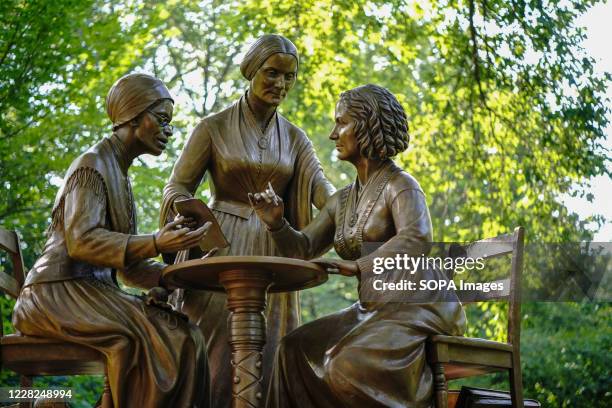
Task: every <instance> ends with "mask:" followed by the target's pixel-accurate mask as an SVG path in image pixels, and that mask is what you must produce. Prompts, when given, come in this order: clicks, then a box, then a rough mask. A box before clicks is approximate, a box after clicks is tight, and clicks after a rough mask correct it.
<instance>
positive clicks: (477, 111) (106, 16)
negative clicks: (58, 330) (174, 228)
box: [0, 0, 612, 407]
mask: <svg viewBox="0 0 612 408" xmlns="http://www.w3.org/2000/svg"><path fill="white" fill-rule="evenodd" d="M610 10H611V7H610V5H609V4H606V3H603V2H598V1H591V0H581V1H568V0H562V1H556V0H538V1H531V0H530V1H525V0H512V1H508V0H443V1H436V2H428V1H400V0H388V1H374V0H371V1H363V2H353V1H346V0H334V1H331V0H318V1H313V0H302V1H286V0H285V1H277V0H268V1H249V2H241V1H219V0H213V1H194V0H164V1H157V0H149V1H143V0H110V1H102V0H55V1H53V2H51V1H48V0H28V1H26V0H3V1H1V2H0V26H1V27H2V30H1V31H0V225H2V226H3V227H4V228H9V229H17V230H18V231H19V233H20V236H21V237H22V240H23V250H24V258H25V262H26V266H31V265H32V264H33V263H34V261H35V259H36V257H37V256H38V255H39V254H40V252H41V250H42V245H43V244H44V238H45V230H46V228H47V226H48V224H49V221H50V210H51V206H52V203H53V198H54V196H55V193H56V191H57V188H58V186H59V185H60V184H61V180H62V177H63V172H64V171H65V170H66V169H67V167H68V165H69V164H70V162H71V161H72V160H73V159H74V158H75V157H76V156H77V155H79V154H80V153H81V152H83V151H84V150H86V148H87V147H88V146H90V145H92V144H94V143H95V142H96V141H97V140H99V139H100V138H102V137H104V136H109V135H110V132H111V126H110V122H109V120H108V119H107V117H106V114H105V112H104V98H105V96H106V92H107V91H108V89H109V87H110V86H111V84H112V83H113V82H114V81H115V80H116V79H117V78H119V77H120V76H122V75H124V74H126V73H129V72H135V71H144V72H149V73H152V74H154V75H156V76H158V77H159V78H161V79H162V80H164V81H165V82H166V83H167V84H168V86H169V88H170V89H171V91H172V92H173V94H174V95H175V96H176V106H175V121H174V125H175V128H176V130H175V134H174V137H173V139H172V142H171V143H170V144H169V147H168V150H167V151H166V153H164V154H163V155H162V156H160V157H158V158H153V157H143V158H141V160H138V163H135V166H133V167H132V169H131V170H130V175H131V177H132V180H133V186H134V193H135V197H136V202H137V205H138V211H139V229H140V232H142V233H148V232H152V231H154V230H156V228H157V220H158V211H159V205H160V200H161V190H162V188H163V186H164V184H165V182H166V180H167V179H168V177H169V174H170V171H171V168H172V165H173V163H174V161H175V160H176V158H177V155H178V153H179V152H180V150H181V148H182V146H183V144H184V142H185V140H186V138H187V137H188V136H189V133H190V131H191V130H192V129H193V128H194V126H195V125H196V124H197V123H198V121H199V120H200V119H201V118H203V117H205V116H207V115H208V114H210V113H212V112H216V111H219V110H220V109H222V108H223V107H225V106H227V105H228V104H229V103H231V102H232V101H233V100H235V99H236V98H238V97H239V96H240V95H241V94H242V93H243V92H244V91H245V90H246V88H247V85H248V84H247V82H246V80H244V79H243V78H242V77H241V75H240V72H239V69H238V65H239V62H240V60H241V57H242V55H243V53H244V52H245V51H246V48H247V47H248V44H249V42H250V41H252V40H253V39H254V38H256V37H257V36H259V35H261V34H264V33H280V34H283V35H285V36H287V37H288V38H290V39H291V40H292V41H293V42H294V43H295V44H296V45H297V47H298V49H299V50H300V53H301V56H300V57H301V59H300V67H299V75H298V82H297V85H296V87H295V88H294V89H293V90H292V91H291V92H290V94H289V96H288V98H287V100H286V101H285V102H284V103H283V104H282V106H281V109H280V110H281V111H282V113H283V114H284V115H285V116H286V117H287V118H288V119H289V120H291V121H292V122H294V123H296V124H297V125H298V126H300V127H302V128H303V129H304V130H305V131H306V132H307V134H308V135H309V137H310V138H311V140H312V141H313V143H314V145H315V147H316V149H317V153H318V156H319V158H320V159H321V161H322V163H323V166H324V169H325V171H326V174H327V176H328V177H329V178H330V179H331V180H332V182H333V183H334V184H335V185H336V187H341V186H344V185H346V184H348V183H349V182H351V181H352V180H353V179H354V177H355V174H354V172H353V170H352V168H351V167H350V165H347V164H346V163H341V162H339V161H338V160H337V157H336V156H335V154H334V149H333V143H331V142H330V141H329V140H328V139H327V137H328V134H329V131H330V130H331V128H332V124H333V110H334V104H335V102H336V100H337V98H338V95H339V94H340V92H342V91H343V90H346V89H349V88H352V87H355V86H358V85H362V84H365V83H376V84H379V85H382V86H385V87H387V88H389V89H390V90H391V91H392V92H393V93H394V94H395V95H397V97H398V99H399V100H400V102H401V103H402V104H403V106H404V108H405V109H406V112H407V114H408V117H409V124H410V133H411V146H410V148H409V150H408V151H407V152H406V153H404V154H402V155H401V156H400V157H398V159H397V162H398V163H399V164H401V166H402V167H403V168H404V169H405V170H407V171H408V172H410V173H411V174H413V175H414V176H415V177H416V178H417V179H418V180H419V181H420V183H421V185H422V187H423V189H424V190H425V192H426V195H427V200H428V204H429V208H430V211H431V214H432V219H433V223H434V240H436V241H473V240H477V239H480V238H484V237H488V236H494V235H498V234H500V233H505V232H509V231H511V230H512V229H513V228H514V227H515V226H518V225H522V226H524V227H525V228H526V231H527V235H526V240H527V243H528V244H529V243H544V242H578V241H592V240H594V239H597V240H600V241H610V240H611V238H612V236H611V235H612V234H611V233H610V231H612V228H610V225H611V224H610V223H609V221H606V219H605V217H604V215H603V214H606V213H607V214H610V208H611V207H612V206H611V205H610V201H606V198H607V199H611V198H610V191H612V181H611V175H612V166H611V155H610V150H611V142H610V137H606V136H607V134H609V133H610V131H609V130H610V127H609V121H610V99H609V97H610V91H609V89H610V79H611V78H612V77H611V75H610V73H609V72H606V71H605V69H603V70H602V69H601V61H599V60H598V59H597V58H596V57H597V55H595V54H594V52H593V49H592V48H588V49H587V48H585V47H587V46H589V44H591V43H592V41H593V36H590V37H589V36H587V34H590V33H591V32H592V33H594V34H593V35H594V36H601V35H604V34H605V32H607V33H608V34H610V30H609V29H608V30H607V31H605V28H602V27H600V26H598V27H599V28H597V30H600V31H597V30H593V31H587V29H588V28H589V27H588V26H589V25H590V24H592V22H593V21H595V22H597V21H600V22H603V21H604V20H605V21H608V22H609V21H610V18H612V12H610ZM606 13H607V15H608V17H610V18H606V17H605V16H606ZM610 38H611V37H610V36H608V40H607V41H610ZM600 40H601V43H603V44H604V45H603V46H604V47H606V45H605V40H604V39H602V38H600ZM607 49H608V52H609V44H608V45H607ZM608 188H609V190H608V191H607V192H606V191H604V189H608ZM198 194H200V196H201V197H202V198H203V199H205V200H206V199H207V198H208V197H209V191H208V189H207V185H206V184H204V185H203V186H202V187H201V188H200V190H199V193H198ZM3 261H5V259H3ZM2 264H3V265H5V262H2ZM6 268H10V266H6ZM355 288H356V282H354V281H353V280H350V279H346V278H337V279H332V280H330V282H329V283H328V284H326V285H324V286H321V287H318V288H315V289H312V290H309V291H306V292H304V293H303V294H302V317H303V319H304V320H305V321H308V320H312V319H314V318H316V317H320V316H323V315H325V314H327V313H330V312H333V311H335V310H338V309H340V308H343V307H346V306H348V305H349V304H351V303H352V302H354V301H355V299H356V291H355ZM12 305H13V303H12V301H11V300H10V299H9V298H8V297H7V296H4V295H0V306H1V307H2V318H3V324H4V330H5V333H9V332H11V331H12V330H13V329H12V327H11V325H10V313H11V310H12ZM611 311H612V308H611V307H610V304H609V303H606V302H593V301H586V300H585V301H580V302H563V303H561V302H555V303H553V302H547V303H538V302H528V303H525V304H524V305H523V326H522V327H523V338H522V344H521V347H522V362H523V379H524V387H525V394H526V396H528V397H533V398H537V399H538V400H539V401H541V402H542V404H543V406H545V407H609V406H612V395H611V394H610V390H612V380H611V375H610V367H612V357H611V354H610V353H609V350H610V349H612V326H611V324H610V323H611V316H612V313H611ZM506 313H507V312H506V309H505V307H504V305H502V304H495V303H483V304H480V305H478V306H477V307H476V308H474V309H472V310H470V321H469V327H470V328H469V334H470V335H473V336H487V337H489V338H493V339H498V340H502V339H504V338H505V324H506ZM17 383H18V378H17V377H16V376H15V375H14V374H13V373H10V372H7V371H2V372H1V373H0V385H13V384H17ZM468 383H469V384H472V385H480V386H486V387H491V388H501V389H507V387H508V384H507V381H506V377H505V376H503V375H491V376H488V377H484V378H483V379H479V380H477V381H469V382H468ZM49 384H51V385H61V386H71V387H74V388H75V390H76V391H77V394H78V396H79V397H78V399H79V401H78V402H77V403H76V404H75V406H79V407H89V406H91V405H92V404H93V403H94V402H95V401H96V400H97V397H98V395H99V393H100V390H101V379H100V378H98V377H56V378H52V379H49V378H41V379H38V380H37V382H36V385H39V386H43V385H49ZM451 386H452V384H451Z"/></svg>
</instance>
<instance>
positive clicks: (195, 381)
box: [13, 278, 210, 408]
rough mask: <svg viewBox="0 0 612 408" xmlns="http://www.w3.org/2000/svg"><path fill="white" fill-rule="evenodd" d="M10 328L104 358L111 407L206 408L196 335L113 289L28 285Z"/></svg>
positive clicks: (93, 283)
mask: <svg viewBox="0 0 612 408" xmlns="http://www.w3.org/2000/svg"><path fill="white" fill-rule="evenodd" d="M13 323H14V325H15V327H16V328H17V329H18V330H19V331H20V332H21V333H23V334H26V335H30V336H41V337H49V338H56V339H60V340H63V341H67V342H72V343H78V344H83V345H85V346H88V347H91V348H94V349H96V350H98V351H100V352H101V353H103V354H104V355H106V357H107V360H108V363H107V370H108V379H109V382H110V387H111V393H112V396H113V403H114V406H115V408H121V407H147V408H149V407H151V408H153V407H160V408H161V407H164V408H166V407H200V408H202V407H208V406H210V402H209V398H210V396H209V395H210V394H209V392H210V390H209V387H208V383H209V374H208V366H207V361H206V352H205V348H204V339H203V337H202V335H201V333H200V330H198V328H197V327H195V326H193V325H191V324H189V323H187V322H185V321H183V320H182V319H181V318H179V317H177V316H176V315H175V314H172V313H168V312H167V311H165V310H162V309H160V308H157V307H154V306H147V305H145V303H144V302H143V301H142V300H141V299H140V298H138V297H136V296H132V295H129V294H127V293H125V292H123V291H121V290H120V289H119V288H117V287H116V286H114V285H111V284H108V283H104V282H102V281H99V280H95V279H93V278H91V279H74V280H68V281H60V282H50V283H40V284H34V285H32V286H28V287H26V288H24V289H23V290H22V292H21V295H20V296H19V299H18V301H17V304H16V305H15V310H14V314H13ZM203 384H204V386H203Z"/></svg>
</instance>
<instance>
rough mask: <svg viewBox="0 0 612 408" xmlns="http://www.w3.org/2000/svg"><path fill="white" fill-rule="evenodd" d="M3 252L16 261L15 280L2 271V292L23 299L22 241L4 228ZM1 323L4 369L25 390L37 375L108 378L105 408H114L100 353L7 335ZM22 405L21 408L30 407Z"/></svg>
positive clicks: (0, 243) (1, 230) (0, 230)
mask: <svg viewBox="0 0 612 408" xmlns="http://www.w3.org/2000/svg"><path fill="white" fill-rule="evenodd" d="M0 248H1V249H3V250H5V251H6V252H8V254H9V255H10V256H11V258H12V264H13V271H14V273H13V276H11V275H9V274H8V273H6V272H3V271H1V270H0V291H3V292H5V293H6V294H8V295H9V296H11V297H13V298H15V299H16V298H17V297H18V296H19V292H20V291H21V287H22V286H23V282H24V279H25V272H24V264H23V258H22V256H21V248H20V246H19V237H18V236H17V234H16V233H15V232H14V231H8V230H6V229H4V228H1V227H0ZM1 323H2V322H1V321H0V367H2V368H7V369H9V370H12V371H14V372H16V373H18V374H20V375H21V386H22V387H31V386H32V377H33V376H37V375H50V376H55V375H82V374H86V375H104V392H103V394H102V398H101V404H102V405H101V406H102V407H103V408H112V406H113V402H112V397H111V394H110V387H109V383H108V378H107V376H106V358H105V357H104V355H102V354H101V353H100V352H98V351H97V350H94V349H92V348H90V347H86V346H82V345H79V344H75V343H67V342H63V341H60V340H54V339H47V338H42V337H32V336H24V335H22V334H9V335H6V336H5V335H4V332H3V330H2V324H1ZM31 405H32V404H30V403H21V407H30V406H31Z"/></svg>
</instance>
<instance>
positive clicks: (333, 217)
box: [251, 85, 465, 408]
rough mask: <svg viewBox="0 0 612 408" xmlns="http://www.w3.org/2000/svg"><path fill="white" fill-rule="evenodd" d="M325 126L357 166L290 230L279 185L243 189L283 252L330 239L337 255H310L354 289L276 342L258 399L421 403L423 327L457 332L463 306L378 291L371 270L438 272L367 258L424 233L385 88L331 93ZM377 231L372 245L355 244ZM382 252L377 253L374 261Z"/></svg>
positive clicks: (389, 252)
mask: <svg viewBox="0 0 612 408" xmlns="http://www.w3.org/2000/svg"><path fill="white" fill-rule="evenodd" d="M335 120H336V125H335V127H334V129H333V130H332V133H331V135H330V136H329V138H330V139H331V140H332V141H334V143H335V144H336V149H337V151H338V158H339V159H340V160H346V161H349V162H350V163H351V164H353V165H354V166H355V169H356V170H357V179H356V180H355V182H354V183H352V184H350V185H348V186H347V187H345V188H343V189H341V190H340V191H338V192H337V193H336V194H334V195H333V196H332V197H331V198H330V199H329V200H328V202H327V204H326V205H325V207H324V208H323V209H322V210H321V212H320V213H319V214H318V216H317V217H316V218H315V219H314V220H313V221H312V223H311V224H310V225H308V226H307V227H306V228H304V229H302V231H297V230H295V229H293V228H292V227H291V226H290V223H289V222H287V220H286V219H284V218H283V205H282V199H281V197H276V196H275V194H274V192H273V191H271V190H270V189H268V190H267V191H264V192H262V193H256V194H254V195H253V196H251V197H252V201H253V206H254V208H255V211H256V212H257V214H258V216H260V217H261V219H262V220H263V222H264V223H265V224H266V225H267V226H268V228H269V229H270V231H271V235H272V238H273V239H274V242H275V243H276V245H277V247H278V248H279V250H280V252H281V254H282V255H284V256H288V257H296V258H301V259H310V258H314V257H315V256H319V255H321V254H323V253H325V252H327V250H328V249H329V248H330V246H331V245H332V244H333V246H334V248H335V249H336V252H337V253H338V255H340V257H341V258H342V259H341V260H322V259H319V260H314V262H316V263H319V264H321V265H324V266H325V267H327V268H328V272H330V273H331V272H333V273H340V274H342V275H346V276H355V277H357V278H358V279H359V301H358V302H357V303H355V304H354V305H353V306H351V307H348V308H346V309H344V310H342V311H340V312H337V313H335V314H332V315H330V316H327V317H323V318H321V319H318V320H315V321H313V322H310V323H308V324H306V325H304V326H302V327H300V328H298V329H297V330H294V331H293V332H292V333H290V334H289V335H287V336H286V337H285V338H283V340H282V341H281V343H280V346H279V348H278V353H277V360H276V364H275V366H274V373H273V375H272V381H271V385H270V390H269V393H268V400H267V407H269V408H291V407H300V408H339V407H360V408H361V407H364V408H365V407H381V408H382V407H398V408H400V407H402V408H404V407H413V408H425V407H429V406H430V405H431V396H432V372H431V370H430V368H429V366H428V365H427V362H426V361H425V344H424V343H425V339H426V338H427V336H429V335H433V334H452V335H460V334H462V333H463V331H464V330H465V315H464V313H463V310H462V308H461V305H460V304H459V302H458V300H457V297H456V296H455V294H454V292H451V291H430V292H418V291H417V293H414V294H413V293H411V292H407V293H406V292H404V293H402V294H401V295H399V296H397V295H395V294H394V293H392V291H387V292H378V291H376V286H374V285H373V284H374V282H375V281H376V280H381V283H380V284H379V286H378V287H380V285H382V282H401V281H402V279H407V280H412V281H414V282H418V281H419V280H421V279H423V280H429V279H431V280H443V279H445V276H444V275H443V274H442V272H441V271H438V270H427V269H423V270H419V271H416V273H415V274H414V275H413V274H411V273H407V274H406V273H404V271H403V270H398V271H387V272H385V274H384V275H377V274H376V272H377V271H376V270H375V269H374V265H375V264H376V259H383V260H386V259H391V260H393V258H395V257H396V255H398V254H402V255H403V254H405V255H408V256H414V257H419V256H422V255H423V254H426V253H427V251H428V249H429V246H430V245H431V244H430V241H431V239H432V231H431V220H430V218H429V211H428V209H427V204H426V202H425V196H424V195H423V191H422V190H421V187H420V186H419V184H418V183H417V181H416V180H415V179H414V178H413V177H412V176H411V175H409V174H408V173H406V172H405V171H403V170H401V169H400V168H399V167H397V166H396V165H395V164H394V163H393V160H392V159H391V158H392V157H393V156H395V155H396V154H398V153H400V152H402V151H404V150H405V149H406V148H407V147H408V141H409V136H408V124H407V120H406V114H405V112H404V109H403V108H402V106H401V105H400V103H399V102H398V101H397V99H396V98H395V96H393V94H391V93H390V92H389V91H388V90H387V89H385V88H382V87H380V86H377V85H365V86H361V87H358V88H355V89H352V90H350V91H347V92H344V93H342V94H341V95H340V101H339V102H338V104H337V105H336V117H335ZM368 243H372V244H373V243H383V244H382V245H381V246H380V247H378V248H376V249H375V250H374V251H373V252H371V253H369V254H366V253H364V252H362V251H363V250H364V248H367V247H368V246H373V245H372V244H370V245H365V246H364V244H368ZM385 263H386V262H385Z"/></svg>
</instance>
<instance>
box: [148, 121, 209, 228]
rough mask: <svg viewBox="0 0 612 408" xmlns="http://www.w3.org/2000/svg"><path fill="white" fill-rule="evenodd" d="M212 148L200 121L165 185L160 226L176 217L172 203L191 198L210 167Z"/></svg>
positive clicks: (207, 134) (207, 132) (204, 125)
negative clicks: (179, 199)
mask: <svg viewBox="0 0 612 408" xmlns="http://www.w3.org/2000/svg"><path fill="white" fill-rule="evenodd" d="M211 150H212V141H211V137H210V132H209V130H208V127H207V125H206V123H205V122H203V121H202V122H200V123H199V124H198V126H196V128H195V129H194V130H193V133H192V134H191V136H190V137H189V139H188V140H187V143H186V144H185V146H184V147H183V151H182V152H181V155H180V156H179V158H178V160H177V161H176V163H175V164H174V168H173V169H172V175H171V176H170V180H169V181H168V184H166V186H165V187H164V193H163V201H162V206H161V214H160V227H161V226H163V225H165V224H166V223H167V222H168V221H169V220H171V219H172V218H174V215H175V214H174V210H173V209H172V204H173V203H174V201H175V200H176V199H177V198H191V197H193V195H194V194H195V191H196V190H197V188H198V186H199V185H200V183H201V182H202V179H203V178H204V174H205V173H206V170H207V169H208V164H209V161H210V156H211Z"/></svg>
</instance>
